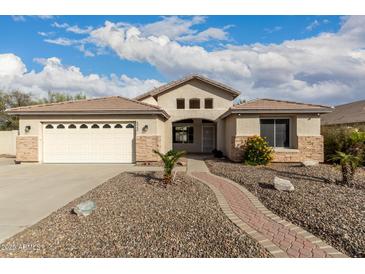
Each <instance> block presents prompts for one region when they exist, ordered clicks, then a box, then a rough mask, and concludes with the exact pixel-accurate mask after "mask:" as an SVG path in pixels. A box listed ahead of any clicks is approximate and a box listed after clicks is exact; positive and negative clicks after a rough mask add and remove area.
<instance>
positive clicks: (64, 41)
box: [44, 37, 78, 46]
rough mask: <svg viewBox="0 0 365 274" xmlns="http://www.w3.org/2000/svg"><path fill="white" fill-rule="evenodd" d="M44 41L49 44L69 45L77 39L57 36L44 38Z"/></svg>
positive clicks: (75, 42)
mask: <svg viewBox="0 0 365 274" xmlns="http://www.w3.org/2000/svg"><path fill="white" fill-rule="evenodd" d="M44 41H45V42H47V43H50V44H55V45H60V46H71V45H74V44H77V43H78V41H75V40H71V39H68V38H64V37H59V38H55V39H44Z"/></svg>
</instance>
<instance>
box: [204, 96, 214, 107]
mask: <svg viewBox="0 0 365 274" xmlns="http://www.w3.org/2000/svg"><path fill="white" fill-rule="evenodd" d="M204 107H205V108H208V109H212V108H213V99H212V98H206V99H204Z"/></svg>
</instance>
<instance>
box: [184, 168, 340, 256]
mask: <svg viewBox="0 0 365 274" xmlns="http://www.w3.org/2000/svg"><path fill="white" fill-rule="evenodd" d="M190 175H191V176H193V177H195V178H196V179H198V180H200V181H202V182H203V183H205V184H207V185H208V186H210V187H211V188H212V189H213V191H214V192H215V194H216V195H217V198H218V201H219V203H220V205H221V207H222V210H223V212H225V213H226V215H227V216H228V217H229V218H230V219H231V220H232V221H233V222H234V223H236V224H237V225H238V226H239V227H240V228H241V229H243V230H244V231H245V232H246V233H247V234H249V235H250V236H252V237H253V238H254V239H256V240H257V241H258V242H259V243H260V244H262V245H263V246H264V247H265V248H266V249H267V250H268V251H269V252H270V253H271V254H272V255H273V256H274V257H301V258H324V257H332V258H339V257H347V256H346V255H344V254H343V253H341V252H339V251H337V250H336V249H334V248H333V247H331V246H329V245H328V244H326V243H324V242H323V241H322V240H320V239H319V238H317V237H315V236H314V235H312V234H310V233H309V232H307V231H305V230H303V229H302V228H300V227H298V226H296V225H294V224H292V223H290V222H287V221H285V220H283V219H281V218H280V217H279V216H277V215H275V214H273V213H272V212H271V211H269V210H268V209H266V208H265V207H264V206H263V205H262V204H261V203H260V202H259V201H258V199H257V198H256V197H255V196H254V195H252V194H251V193H250V192H249V191H248V190H246V188H244V187H243V186H241V185H239V184H237V183H235V182H233V181H231V180H228V179H226V178H223V177H219V176H216V175H213V174H211V173H209V172H206V171H204V172H199V171H191V172H190Z"/></svg>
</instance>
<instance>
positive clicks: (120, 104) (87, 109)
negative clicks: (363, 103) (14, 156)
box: [7, 96, 168, 117]
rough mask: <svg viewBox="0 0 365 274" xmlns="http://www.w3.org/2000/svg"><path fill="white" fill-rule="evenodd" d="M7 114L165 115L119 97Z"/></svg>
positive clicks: (34, 106)
mask: <svg viewBox="0 0 365 274" xmlns="http://www.w3.org/2000/svg"><path fill="white" fill-rule="evenodd" d="M7 112H8V113H9V114H32V113H33V114H34V113H37V114H38V113H39V114H42V113H44V114H52V113H106V112H107V113H121V112H123V113H124V112H126V113H131V114H132V113H151V112H152V113H161V114H163V115H164V116H166V117H168V115H167V113H166V112H165V111H164V110H162V109H161V108H159V107H158V106H154V105H150V104H146V103H142V102H138V101H135V100H132V99H128V98H124V97H121V96H110V97H101V98H95V99H85V100H76V101H66V102H60V103H49V104H41V105H31V106H24V107H17V108H11V109H8V110H7Z"/></svg>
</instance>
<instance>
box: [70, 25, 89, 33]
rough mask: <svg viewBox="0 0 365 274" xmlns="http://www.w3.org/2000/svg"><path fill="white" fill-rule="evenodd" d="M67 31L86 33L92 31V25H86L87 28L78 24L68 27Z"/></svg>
mask: <svg viewBox="0 0 365 274" xmlns="http://www.w3.org/2000/svg"><path fill="white" fill-rule="evenodd" d="M66 31H68V32H73V33H76V34H86V33H89V32H90V31H92V27H90V26H89V27H86V28H80V27H79V26H78V25H75V26H70V27H68V28H66Z"/></svg>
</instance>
